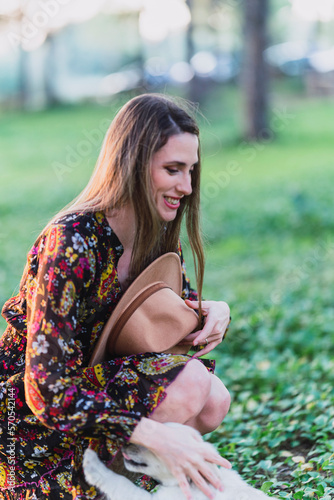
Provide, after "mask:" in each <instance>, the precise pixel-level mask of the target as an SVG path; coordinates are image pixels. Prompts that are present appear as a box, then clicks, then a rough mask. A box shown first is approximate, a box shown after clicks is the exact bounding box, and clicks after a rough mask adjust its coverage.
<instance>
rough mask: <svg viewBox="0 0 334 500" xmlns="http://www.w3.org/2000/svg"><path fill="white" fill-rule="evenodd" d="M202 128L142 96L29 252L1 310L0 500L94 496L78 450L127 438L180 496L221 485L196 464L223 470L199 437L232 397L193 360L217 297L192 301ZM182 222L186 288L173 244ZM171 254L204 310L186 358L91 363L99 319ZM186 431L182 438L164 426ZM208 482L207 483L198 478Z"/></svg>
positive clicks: (103, 452)
mask: <svg viewBox="0 0 334 500" xmlns="http://www.w3.org/2000/svg"><path fill="white" fill-rule="evenodd" d="M198 137H199V131H198V127H197V125H196V122H195V121H194V119H193V118H192V117H191V115H190V114H189V112H188V110H187V109H186V108H185V107H184V106H183V105H180V104H177V103H176V102H175V101H174V100H172V99H170V98H168V97H166V96H160V95H156V94H146V95H141V96H139V97H136V98H134V99H132V100H131V101H129V102H128V103H127V104H126V105H125V106H124V107H123V108H122V109H121V110H120V111H119V113H118V114H117V116H116V117H115V119H114V121H113V122H112V124H111V126H110V128H109V130H108V131H107V134H106V136H105V140H104V143H103V145H102V149H101V153H100V155H99V158H98V161H97V165H96V168H95V171H94V173H93V175H92V178H91V180H90V181H89V183H88V185H87V187H86V188H85V189H84V191H83V192H82V193H81V194H80V196H79V197H78V198H77V199H76V200H75V201H74V202H73V203H72V205H71V206H70V207H69V208H67V209H65V210H63V211H62V212H61V213H59V214H58V215H57V217H56V218H54V219H53V220H52V221H51V222H50V223H49V224H48V225H47V226H46V228H45V229H44V230H43V231H42V233H41V235H40V236H39V238H38V239H37V241H36V242H35V244H34V246H33V247H32V249H31V251H30V252H29V254H28V259H27V265H26V268H25V272H24V275H23V277H22V281H21V285H20V291H19V294H18V295H17V296H15V297H12V298H11V299H9V300H8V301H7V302H6V304H5V305H4V308H3V311H2V314H3V316H4V317H5V319H6V320H7V323H8V326H7V328H6V331H5V332H4V334H3V336H2V338H1V344H0V381H1V388H2V392H1V397H2V399H1V407H0V408H1V425H0V432H1V435H0V460H1V462H0V499H2V498H5V499H10V500H23V499H25V500H27V499H29V500H32V499H37V500H46V499H51V500H56V499H57V500H58V499H60V498H62V499H65V500H70V499H84V498H87V499H97V498H99V494H98V492H97V491H96V490H95V488H93V487H91V486H90V485H88V484H87V483H86V482H85V479H84V476H83V472H82V466H81V463H82V456H83V452H84V450H85V448H86V447H87V446H91V447H93V448H94V449H96V450H97V451H98V453H99V456H100V458H101V459H102V460H104V461H106V462H108V463H111V462H112V460H113V457H114V456H115V454H116V452H117V450H118V449H119V447H120V446H121V445H122V444H123V443H124V442H126V441H128V440H130V441H131V442H133V443H137V444H144V445H145V446H147V447H149V448H150V449H151V450H152V451H153V452H154V453H156V454H157V455H160V456H161V458H162V459H163V460H164V461H165V462H166V464H167V465H168V467H169V468H170V470H171V471H172V472H173V473H174V474H175V476H176V477H177V478H178V481H179V484H180V486H181V488H182V490H183V492H184V494H185V495H186V497H187V498H190V492H189V485H188V480H187V478H190V479H192V480H193V481H194V482H195V483H196V484H197V485H198V486H199V487H200V488H201V489H202V491H203V492H204V493H205V494H206V495H207V496H208V497H210V495H211V494H210V490H209V488H208V485H207V482H206V481H205V479H206V480H207V481H208V482H209V483H212V484H213V485H214V486H215V487H217V488H220V487H221V484H220V483H219V481H218V479H217V478H216V477H215V476H214V475H212V473H211V472H210V471H209V469H208V466H207V461H209V462H214V463H217V464H220V465H223V466H229V464H228V462H227V461H226V460H224V459H223V458H222V457H220V456H219V454H218V453H215V452H212V451H211V449H210V448H209V447H208V446H207V444H206V443H205V442H204V441H202V440H201V439H199V437H198V434H197V433H195V432H194V430H193V428H195V429H197V430H199V431H200V432H201V433H202V434H204V433H206V432H210V431H212V430H213V429H215V428H216V427H217V426H218V425H219V424H220V423H221V421H222V420H223V418H224V417H225V415H226V413H227V411H228V408H229V403H230V399H229V394H228V391H227V390H226V388H225V386H224V385H223V383H222V382H221V381H220V380H219V379H218V378H217V377H216V376H215V375H213V373H212V363H211V362H209V361H204V360H200V359H199V355H202V354H205V353H208V352H210V351H211V350H212V349H213V348H214V347H216V346H217V345H218V344H219V343H220V342H221V341H222V338H223V336H224V333H225V331H226V329H227V327H228V323H229V319H230V316H229V314H230V313H229V308H228V305H227V304H226V303H225V302H212V301H202V302H201V290H202V282H203V271H204V259H203V250H202V243H201V238H200V231H199V198H200V192H199V189H200V152H199V138H198ZM183 216H185V217H186V226H187V232H188V238H189V242H190V245H191V248H192V250H193V254H194V258H195V267H196V270H197V274H196V279H197V292H195V291H194V290H192V289H191V288H190V285H189V280H188V279H187V277H186V274H185V266H184V261H183V256H182V251H181V247H180V244H179V236H180V225H181V221H182V218H183ZM169 251H174V252H177V253H178V254H179V256H180V259H181V263H182V266H183V298H184V299H185V300H186V302H187V304H188V305H189V307H192V308H194V309H201V311H202V314H203V316H204V318H205V322H204V326H203V329H202V330H200V331H198V332H196V333H195V334H191V335H188V337H186V339H185V342H187V343H188V344H189V345H199V346H204V348H203V349H202V350H201V351H200V352H199V353H197V354H195V356H193V357H190V356H180V355H172V354H154V353H144V354H140V355H134V356H129V357H123V358H115V359H112V360H111V361H106V362H103V363H100V364H98V365H96V366H94V367H89V368H88V362H89V359H90V355H91V353H92V351H93V349H94V346H95V344H96V342H97V340H98V338H99V335H100V334H101V332H102V330H103V327H104V325H105V323H106V322H107V320H108V318H109V316H110V315H111V314H112V311H113V309H114V308H115V305H116V304H117V302H118V301H119V299H120V297H121V296H122V294H123V293H124V291H125V290H126V288H127V287H128V286H129V284H130V283H131V281H133V279H134V278H135V277H136V276H138V274H139V273H140V272H141V271H142V270H143V269H145V267H146V266H147V265H148V264H149V263H151V262H152V261H153V260H154V259H155V258H157V257H158V256H159V255H162V254H163V253H166V252H169ZM166 421H176V422H180V423H183V424H187V425H188V426H189V427H187V432H186V433H185V432H183V431H182V432H181V431H180V430H178V429H175V428H172V427H168V426H164V425H162V424H163V422H166ZM204 478H205V479H204Z"/></svg>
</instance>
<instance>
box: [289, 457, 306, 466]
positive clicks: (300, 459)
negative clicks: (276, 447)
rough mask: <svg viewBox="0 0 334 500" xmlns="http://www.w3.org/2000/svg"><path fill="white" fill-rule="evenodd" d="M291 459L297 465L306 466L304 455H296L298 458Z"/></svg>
mask: <svg viewBox="0 0 334 500" xmlns="http://www.w3.org/2000/svg"><path fill="white" fill-rule="evenodd" d="M291 459H292V461H293V462H294V463H295V464H299V463H302V464H304V463H305V458H304V457H303V456H302V455H296V456H294V457H292V458H291Z"/></svg>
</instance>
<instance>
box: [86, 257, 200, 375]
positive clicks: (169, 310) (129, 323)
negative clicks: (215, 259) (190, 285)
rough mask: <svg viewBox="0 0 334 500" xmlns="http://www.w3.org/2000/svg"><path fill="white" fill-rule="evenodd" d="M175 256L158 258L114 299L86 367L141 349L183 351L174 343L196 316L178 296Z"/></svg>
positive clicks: (185, 348)
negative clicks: (114, 304)
mask: <svg viewBox="0 0 334 500" xmlns="http://www.w3.org/2000/svg"><path fill="white" fill-rule="evenodd" d="M181 292H182V270H181V262H180V258H179V256H178V255H177V254H176V253H174V252H169V253H166V254H164V255H162V256H161V257H158V258H157V259H156V260H155V261H154V262H152V264H150V265H149V266H148V267H147V268H146V269H144V271H143V272H142V273H141V274H140V275H139V276H138V277H137V278H136V279H135V281H134V282H133V283H132V284H131V285H130V286H129V288H128V289H127V290H126V292H125V293H124V295H123V297H122V298H121V299H120V301H119V302H118V304H117V306H116V307H115V309H114V311H113V313H112V315H111V316H110V318H109V320H108V321H107V323H106V325H105V327H104V329H103V331H102V334H101V337H100V338H99V340H98V342H97V344H96V346H95V349H94V351H93V354H92V357H91V359H90V361H89V366H94V365H96V364H98V363H101V362H102V361H105V360H107V359H111V358H112V357H117V356H129V355H131V354H138V353H143V352H171V353H174V354H186V353H187V352H188V351H189V347H190V346H178V345H177V344H178V343H179V342H180V341H181V340H182V339H183V338H184V337H185V336H186V335H188V334H189V333H191V332H193V331H196V330H197V329H198V328H199V324H198V315H197V314H196V313H195V311H194V310H193V309H191V308H190V307H188V306H187V305H186V303H185V302H184V300H183V299H182V298H181Z"/></svg>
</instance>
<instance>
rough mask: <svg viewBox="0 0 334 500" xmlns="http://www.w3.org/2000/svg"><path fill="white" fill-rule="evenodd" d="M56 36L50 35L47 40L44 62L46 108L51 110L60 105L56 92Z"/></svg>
mask: <svg viewBox="0 0 334 500" xmlns="http://www.w3.org/2000/svg"><path fill="white" fill-rule="evenodd" d="M56 44H57V41H56V35H55V34H53V33H49V34H48V37H47V39H46V50H47V55H46V58H45V62H44V90H45V100H46V103H45V105H46V107H47V108H50V107H53V106H56V105H57V104H59V99H58V97H57V91H56V81H55V79H56V75H57V67H56V62H57V53H56V50H57V49H56Z"/></svg>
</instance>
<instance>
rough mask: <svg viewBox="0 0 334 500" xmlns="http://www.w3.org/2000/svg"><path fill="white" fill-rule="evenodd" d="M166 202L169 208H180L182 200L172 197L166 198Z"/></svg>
mask: <svg viewBox="0 0 334 500" xmlns="http://www.w3.org/2000/svg"><path fill="white" fill-rule="evenodd" d="M164 200H165V203H166V205H167V206H171V207H172V208H178V207H179V206H180V198H172V197H171V196H164Z"/></svg>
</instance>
